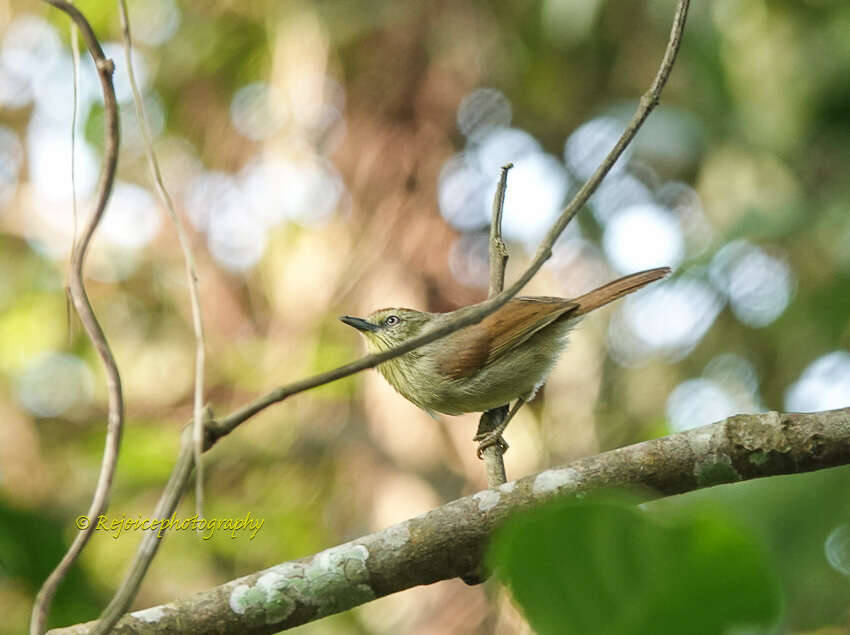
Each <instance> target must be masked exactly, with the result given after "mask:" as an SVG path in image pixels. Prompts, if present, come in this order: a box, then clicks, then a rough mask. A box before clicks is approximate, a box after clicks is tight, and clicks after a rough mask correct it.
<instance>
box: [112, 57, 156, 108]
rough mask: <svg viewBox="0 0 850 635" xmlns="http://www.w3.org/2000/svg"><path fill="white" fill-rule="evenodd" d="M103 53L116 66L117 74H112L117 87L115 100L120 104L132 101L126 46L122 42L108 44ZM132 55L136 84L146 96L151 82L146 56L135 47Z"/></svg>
mask: <svg viewBox="0 0 850 635" xmlns="http://www.w3.org/2000/svg"><path fill="white" fill-rule="evenodd" d="M103 53H104V55H106V57H107V58H109V59H111V60H112V62H113V63H114V64H115V72H114V73H113V74H112V83H113V84H114V86H115V98H116V99H117V100H118V101H119V102H125V101H132V100H133V91H132V89H131V88H130V76H129V75H128V72H127V56H126V55H125V54H124V44H123V43H122V42H106V43H105V44H104V45H103ZM130 55H131V57H132V59H133V73H134V74H135V77H136V84H137V85H138V87H139V92H141V93H142V94H144V93H145V91H146V90H147V88H148V83H149V81H150V77H149V75H150V72H149V71H148V62H147V60H146V59H145V56H144V54H143V53H142V52H141V51H139V49H137V48H136V47H135V46H134V47H133V48H132V49H131V51H130Z"/></svg>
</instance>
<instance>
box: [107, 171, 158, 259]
mask: <svg viewBox="0 0 850 635" xmlns="http://www.w3.org/2000/svg"><path fill="white" fill-rule="evenodd" d="M161 222H162V214H161V213H160V210H159V207H158V206H157V204H156V200H155V199H154V197H153V195H152V194H151V193H150V192H148V190H146V189H145V188H143V187H139V186H138V185H132V184H130V183H121V182H118V183H116V184H115V188H114V189H113V191H112V196H111V197H110V198H109V203H108V205H107V207H106V213H105V215H104V217H103V221H102V222H101V224H100V232H102V235H103V237H104V238H106V239H107V240H108V241H109V242H111V243H112V244H113V245H115V246H116V247H123V248H125V249H141V248H142V247H144V246H145V245H147V244H148V243H149V242H150V241H151V240H153V239H154V237H156V235H157V232H158V231H159V227H160V224H161Z"/></svg>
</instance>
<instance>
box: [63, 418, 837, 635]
mask: <svg viewBox="0 0 850 635" xmlns="http://www.w3.org/2000/svg"><path fill="white" fill-rule="evenodd" d="M848 464H850V408H842V409H840V410H830V411H826V412H809V413H801V414H782V413H779V412H763V413H757V414H747V415H735V416H733V417H729V418H728V419H725V420H724V421H720V422H718V423H714V424H711V425H707V426H702V427H699V428H693V429H691V430H687V431H685V432H680V433H678V434H671V435H670V436H666V437H662V438H660V439H651V440H649V441H644V442H642V443H637V444H635V445H631V446H628V447H624V448H619V449H617V450H611V451H609V452H605V453H603V454H597V455H595V456H588V457H585V458H582V459H578V460H576V461H573V462H571V463H569V464H567V465H564V466H560V467H554V468H550V469H548V470H546V471H544V472H540V473H538V474H532V475H529V476H526V477H524V478H521V479H518V480H516V481H512V482H510V483H508V484H506V485H503V486H501V487H498V488H496V489H488V490H484V491H483V492H478V493H476V494H473V495H471V496H466V497H464V498H461V499H458V500H455V501H451V502H450V503H446V504H445V505H442V506H440V507H437V508H436V509H432V510H431V511H429V512H427V513H425V514H422V515H420V516H417V517H416V518H411V519H408V520H405V521H403V522H401V523H398V524H396V525H393V526H392V527H388V528H386V529H383V530H381V531H378V532H375V533H373V534H369V535H366V536H361V537H359V538H356V539H355V540H352V541H351V542H347V543H345V544H342V545H337V546H335V547H331V548H330V549H326V550H325V551H322V552H320V553H318V554H314V555H312V556H308V557H306V558H301V559H299V560H294V561H290V562H284V563H281V564H277V565H275V566H273V567H270V568H268V569H265V570H263V571H257V572H254V573H251V574H249V575H246V576H243V577H240V578H237V579H235V580H230V581H229V582H226V583H225V584H222V585H220V586H218V587H215V588H213V589H209V590H206V591H201V592H200V593H196V594H194V595H191V596H189V597H186V598H182V599H178V600H176V601H174V602H171V603H169V604H164V605H162V606H156V607H153V608H150V609H145V610H143V611H138V612H136V613H131V614H129V615H125V616H124V617H123V618H122V619H121V621H120V623H119V625H118V626H119V628H120V629H121V631H120V632H121V633H127V634H130V633H132V634H133V635H159V634H160V633H169V634H170V635H181V634H185V635H189V634H191V635H217V634H220V633H240V635H261V634H265V633H272V632H275V633H276V632H278V631H281V630H284V629H288V628H293V627H295V626H298V625H301V624H305V623H307V622H310V621H312V620H315V619H318V618H320V617H324V616H326V615H330V614H332V613H339V612H341V611H345V610H347V609H350V608H352V607H354V606H358V605H361V604H365V603H366V602H369V601H371V600H374V599H377V598H380V597H384V596H386V595H389V594H391V593H397V592H398V591H402V590H404V589H409V588H411V587H414V586H417V585H423V584H433V583H434V582H438V581H440V580H449V579H451V578H454V577H458V576H462V575H464V574H465V573H466V572H467V571H471V570H475V569H478V568H479V567H480V565H481V562H482V560H483V555H484V552H485V548H486V545H487V543H488V541H489V539H490V536H491V535H492V532H493V531H494V530H495V529H496V528H498V526H499V525H500V524H501V523H502V522H503V521H504V520H505V519H506V518H508V517H509V516H511V515H512V514H515V513H517V512H519V511H522V510H528V509H531V508H534V507H536V506H538V505H540V504H541V503H544V502H546V501H548V500H553V499H564V498H569V497H575V496H582V495H585V494H587V493H591V492H596V491H608V490H610V489H611V488H629V489H630V490H632V491H633V492H634V493H635V495H636V496H639V497H641V498H643V500H650V499H655V498H659V497H662V496H673V495H676V494H683V493H685V492H691V491H696V490H699V489H703V488H707V487H712V486H715V485H720V484H721V483H737V482H741V481H749V480H753V479H757V478H764V477H770V476H778V475H781V474H802V473H805V472H813V471H815V470H822V469H826V468H831V467H835V466H838V465H848ZM91 626H92V624H91V623H89V624H77V625H74V626H71V627H68V628H61V629H56V630H55V631H52V632H51V634H50V635H89V634H90V630H89V629H90V628H91Z"/></svg>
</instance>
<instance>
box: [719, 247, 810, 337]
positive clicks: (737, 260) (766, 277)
mask: <svg viewBox="0 0 850 635" xmlns="http://www.w3.org/2000/svg"><path fill="white" fill-rule="evenodd" d="M709 272H710V275H711V281H712V283H713V284H714V285H715V287H716V288H717V289H718V290H720V291H723V292H724V293H726V295H727V296H728V298H729V304H730V305H731V307H732V312H733V313H734V314H735V317H737V318H738V320H740V321H741V322H743V323H744V324H746V325H747V326H752V327H756V328H758V327H763V326H767V325H768V324H770V323H771V322H773V321H774V320H775V319H776V318H778V317H779V316H780V315H782V313H783V311H785V309H786V307H787V306H788V304H789V302H790V301H791V296H792V295H793V292H794V284H795V283H794V276H793V273H792V271H791V267H790V266H789V265H788V263H787V262H785V261H784V260H783V259H780V258H778V257H776V256H773V255H771V254H769V253H768V252H767V251H765V250H764V249H762V248H761V247H757V246H755V245H752V244H750V243H749V242H747V241H744V240H736V241H733V242H731V243H729V244H728V245H725V246H724V247H723V248H722V249H720V250H719V251H718V252H717V253H716V254H715V256H714V258H713V259H712V261H711V266H710V268H709Z"/></svg>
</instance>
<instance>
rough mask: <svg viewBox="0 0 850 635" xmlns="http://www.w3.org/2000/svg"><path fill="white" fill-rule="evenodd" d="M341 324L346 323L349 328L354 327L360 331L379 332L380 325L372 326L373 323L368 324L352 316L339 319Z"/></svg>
mask: <svg viewBox="0 0 850 635" xmlns="http://www.w3.org/2000/svg"><path fill="white" fill-rule="evenodd" d="M339 319H340V321H341V322H345V323H346V324H348V326H353V327H354V328H356V329H357V330H358V331H377V330H378V325H377V324H372V323H371V322H367V321H366V320H364V319H362V318H359V317H351V316H350V315H343V316H342V317H341V318H339Z"/></svg>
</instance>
